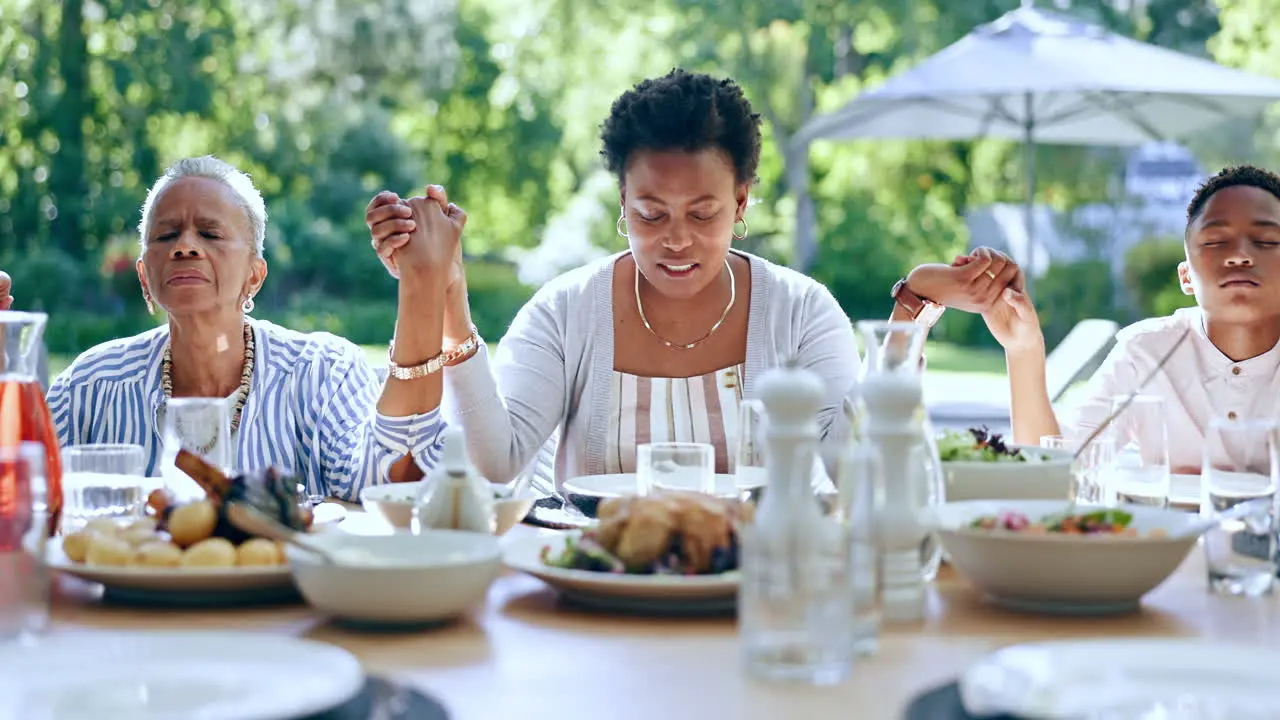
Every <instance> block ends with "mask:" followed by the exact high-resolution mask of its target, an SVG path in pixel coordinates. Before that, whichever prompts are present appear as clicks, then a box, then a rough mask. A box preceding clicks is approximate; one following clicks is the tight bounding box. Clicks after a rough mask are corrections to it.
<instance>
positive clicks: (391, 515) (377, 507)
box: [359, 480, 538, 535]
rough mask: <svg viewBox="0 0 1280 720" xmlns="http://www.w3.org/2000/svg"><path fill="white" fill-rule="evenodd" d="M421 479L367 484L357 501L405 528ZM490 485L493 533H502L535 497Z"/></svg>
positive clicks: (516, 521)
mask: <svg viewBox="0 0 1280 720" xmlns="http://www.w3.org/2000/svg"><path fill="white" fill-rule="evenodd" d="M424 482H425V481H422V480H419V481H418V482H411V483H394V484H390V485H375V486H373V487H367V488H365V489H364V490H361V491H360V504H361V505H362V506H363V507H364V509H365V512H367V513H369V514H370V515H373V516H375V517H377V518H379V519H381V520H382V521H384V522H385V523H386V524H388V525H390V526H391V527H392V528H397V529H408V527H409V526H410V525H411V524H412V523H413V506H414V504H415V503H416V502H417V501H418V500H417V499H418V490H419V489H420V488H421V487H422V485H423V483H424ZM490 484H491V485H493V487H494V501H493V510H494V519H495V523H494V525H495V526H494V534H495V535H502V534H504V533H506V532H507V531H508V530H510V529H511V528H513V527H515V526H516V525H518V524H520V522H521V521H523V520H524V518H525V516H526V515H528V514H529V510H530V509H532V508H533V503H534V502H536V501H537V499H538V498H537V496H536V495H534V494H533V492H531V491H529V490H524V491H522V492H521V493H520V494H519V495H517V496H514V497H510V496H507V495H505V494H503V490H502V488H503V486H501V485H497V484H494V483H490ZM359 534H367V533H364V532H360V533H359Z"/></svg>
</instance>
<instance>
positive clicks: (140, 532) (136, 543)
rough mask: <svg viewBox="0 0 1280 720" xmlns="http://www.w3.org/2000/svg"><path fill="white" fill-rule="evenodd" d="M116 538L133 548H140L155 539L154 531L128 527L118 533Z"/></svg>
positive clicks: (146, 528) (147, 528)
mask: <svg viewBox="0 0 1280 720" xmlns="http://www.w3.org/2000/svg"><path fill="white" fill-rule="evenodd" d="M116 537H118V538H120V539H121V540H123V541H125V542H127V543H129V544H130V545H132V546H133V547H141V546H142V545H145V544H146V543H149V542H152V541H153V540H155V539H156V531H155V529H154V528H149V527H144V526H142V527H129V528H125V529H123V530H121V531H120V534H119V535H117V536H116Z"/></svg>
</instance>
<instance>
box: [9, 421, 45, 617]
mask: <svg viewBox="0 0 1280 720" xmlns="http://www.w3.org/2000/svg"><path fill="white" fill-rule="evenodd" d="M44 456H45V448H44V445H42V444H41V443H37V442H24V443H22V444H19V445H10V446H4V447H0V487H3V488H4V490H5V492H4V493H3V494H0V641H6V640H18V641H23V642H29V641H31V640H33V639H34V638H35V636H37V635H39V634H40V633H41V632H42V631H43V630H44V628H45V626H46V625H47V624H48V619H49V574H48V569H47V568H46V566H45V551H46V549H47V543H48V537H49V533H48V532H47V531H46V528H47V527H48V524H49V517H48V513H49V506H48V496H47V485H46V482H45V476H44Z"/></svg>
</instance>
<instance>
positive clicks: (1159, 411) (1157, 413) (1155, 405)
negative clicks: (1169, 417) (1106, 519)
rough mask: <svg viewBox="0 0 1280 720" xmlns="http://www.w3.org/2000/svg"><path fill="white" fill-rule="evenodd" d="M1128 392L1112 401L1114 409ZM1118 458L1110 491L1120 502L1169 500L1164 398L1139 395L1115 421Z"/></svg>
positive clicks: (1160, 502)
mask: <svg viewBox="0 0 1280 720" xmlns="http://www.w3.org/2000/svg"><path fill="white" fill-rule="evenodd" d="M1126 400H1128V396H1125V397H1117V398H1115V399H1114V400H1113V401H1112V404H1111V411H1112V412H1113V413H1114V412H1116V411H1117V410H1119V408H1120V407H1121V406H1122V405H1123V404H1124V403H1125V401H1126ZM1112 430H1114V431H1115V437H1116V458H1115V463H1114V466H1113V467H1112V471H1111V473H1109V477H1108V480H1109V487H1108V488H1107V490H1108V492H1113V491H1114V492H1115V495H1116V502H1119V503H1131V504H1134V505H1151V506H1154V507H1165V506H1167V505H1168V504H1169V439H1168V437H1169V436H1168V430H1167V429H1166V427H1165V407H1164V400H1163V399H1162V398H1160V397H1159V396H1157V395H1138V396H1136V397H1134V398H1133V402H1132V403H1131V404H1130V405H1129V406H1128V407H1127V408H1125V409H1124V410H1123V411H1121V412H1120V413H1119V415H1117V416H1116V418H1115V420H1114V421H1113V423H1112Z"/></svg>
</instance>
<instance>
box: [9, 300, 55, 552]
mask: <svg viewBox="0 0 1280 720" xmlns="http://www.w3.org/2000/svg"><path fill="white" fill-rule="evenodd" d="M48 319H49V318H48V316H47V315H45V314H44V313H32V312H14V311H9V310H3V311H0V348H2V349H3V354H0V447H3V448H12V449H14V450H16V449H17V448H18V446H20V445H21V444H22V443H24V442H35V443H39V444H40V445H41V446H42V447H43V448H44V456H45V476H46V483H47V487H48V517H49V533H50V534H52V533H53V531H54V530H55V529H56V528H57V527H58V518H59V516H60V515H61V513H62V456H61V454H60V453H59V451H58V434H57V432H56V431H55V430H54V427H53V416H52V415H51V414H50V413H49V406H48V404H46V403H45V399H44V388H42V387H41V385H40V379H39V364H40V354H41V350H42V348H43V345H42V343H41V339H42V337H43V335H44V327H45V324H46V323H47V322H48ZM17 493H18V491H17V482H16V479H15V478H13V477H7V476H0V515H2V516H5V517H9V516H11V515H12V514H13V513H14V512H16V509H17V502H18V497H17Z"/></svg>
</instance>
